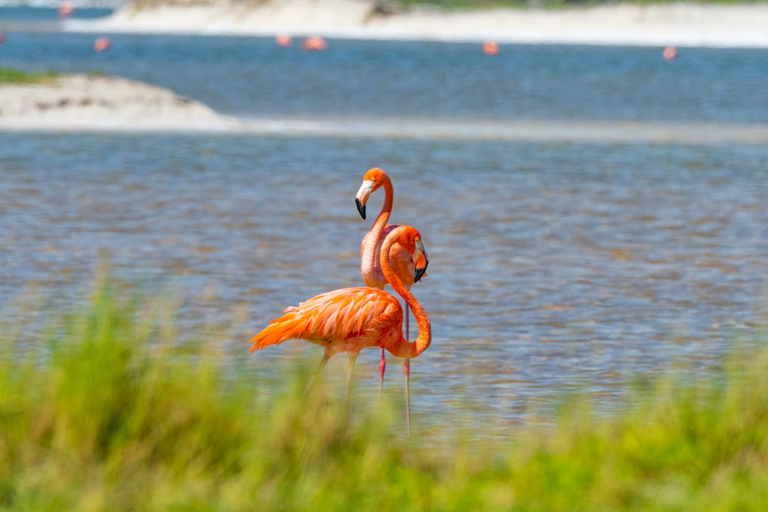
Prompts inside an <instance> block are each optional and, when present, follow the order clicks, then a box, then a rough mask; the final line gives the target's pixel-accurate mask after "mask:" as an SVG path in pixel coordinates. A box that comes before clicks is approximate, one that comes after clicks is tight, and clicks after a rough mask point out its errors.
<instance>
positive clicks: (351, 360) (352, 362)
mask: <svg viewBox="0 0 768 512" xmlns="http://www.w3.org/2000/svg"><path fill="white" fill-rule="evenodd" d="M355 361H357V356H355V357H352V356H349V370H348V371H347V396H346V403H347V409H349V391H350V389H351V388H352V370H354V369H355Z"/></svg>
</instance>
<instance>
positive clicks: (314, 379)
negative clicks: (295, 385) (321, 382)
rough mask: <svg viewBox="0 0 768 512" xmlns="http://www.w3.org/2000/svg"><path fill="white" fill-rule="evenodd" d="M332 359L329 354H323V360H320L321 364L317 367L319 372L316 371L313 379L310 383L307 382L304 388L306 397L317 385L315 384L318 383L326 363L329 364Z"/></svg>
mask: <svg viewBox="0 0 768 512" xmlns="http://www.w3.org/2000/svg"><path fill="white" fill-rule="evenodd" d="M330 358H331V357H330V356H329V355H328V354H323V358H322V359H321V360H320V364H319V365H317V370H315V374H314V375H312V378H311V379H309V382H307V386H306V387H305V388H304V394H305V395H306V394H307V393H309V390H310V389H312V387H313V386H314V385H315V382H317V378H318V377H319V376H320V373H321V372H322V371H323V368H325V363H327V362H328V360H329V359H330Z"/></svg>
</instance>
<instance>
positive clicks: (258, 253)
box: [0, 32, 768, 422]
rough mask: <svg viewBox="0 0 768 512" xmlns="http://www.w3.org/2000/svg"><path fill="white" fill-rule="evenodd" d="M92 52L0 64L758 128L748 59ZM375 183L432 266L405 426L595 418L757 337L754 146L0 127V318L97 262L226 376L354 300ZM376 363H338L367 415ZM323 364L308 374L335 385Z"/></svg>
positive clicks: (129, 43) (760, 275)
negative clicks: (363, 189)
mask: <svg viewBox="0 0 768 512" xmlns="http://www.w3.org/2000/svg"><path fill="white" fill-rule="evenodd" d="M113 40H114V43H115V44H114V48H115V50H114V51H113V52H107V53H104V54H95V53H94V52H92V51H91V50H90V46H89V44H90V42H91V41H92V37H91V36H84V35H75V34H61V33H54V32H52V33H29V32H16V33H11V34H10V35H9V42H8V43H7V44H5V45H3V46H2V47H0V52H2V53H0V63H2V65H8V66H15V67H21V68H24V69H56V70H62V71H65V70H66V71H87V70H92V69H102V70H105V71H108V72H113V73H115V74H120V75H122V76H128V77H131V78H137V79H142V80H146V81H150V82H153V83H159V84H162V85H167V86H171V87H173V88H175V89H176V90H178V91H180V92H181V93H183V94H187V95H189V96H192V97H194V98H196V99H199V100H201V101H203V102H205V103H208V104H209V105H212V106H214V107H215V108H217V109H219V110H221V111H224V112H228V113H233V114H238V115H241V116H244V117H258V116H263V115H270V116H283V115H284V116H307V117H316V118H323V117H324V116H338V115H348V116H368V117H371V118H373V119H374V121H373V122H375V118H376V117H377V116H381V117H382V118H386V119H393V118H401V117H411V116H420V117H424V118H430V119H435V118H438V119H448V118H450V119H454V120H455V119H456V118H459V119H461V118H466V119H467V120H470V119H472V120H476V119H504V120H520V119H536V120H553V121H569V122H572V121H579V120H582V121H594V120H600V121H605V122H613V121H621V122H623V121H628V120H631V121H653V122H658V121H669V120H674V121H681V120H682V121H685V122H688V123H693V124H701V123H707V122H718V123H744V122H761V123H762V122H766V121H768V119H767V117H768V114H766V112H768V108H765V106H766V105H767V104H768V102H766V99H768V98H766V94H768V92H766V89H765V88H764V87H762V84H763V83H764V81H765V79H766V77H768V51H758V50H717V51H715V50H693V49H691V50H684V52H682V56H681V58H680V60H679V61H678V62H675V63H674V64H672V65H668V64H665V63H664V62H663V60H662V59H661V57H660V51H659V50H658V49H648V48H635V49H627V48H591V47H575V48H569V47H552V46H544V47H536V46H531V47H528V46H510V47H505V48H504V51H503V52H502V55H501V56H500V57H501V58H499V59H496V60H493V59H491V60H489V59H485V58H482V57H481V56H480V55H478V51H477V48H476V47H475V46H473V45H438V44H426V43H386V42H356V41H332V42H331V46H330V48H331V49H330V51H328V52H325V53H315V54H309V53H302V52H300V51H299V50H298V49H288V50H278V49H277V48H275V47H274V46H273V45H272V43H271V41H269V40H265V39H249V38H194V37H166V36H114V38H113ZM694 84H695V86H694ZM670 91H676V92H675V94H671V93H670ZM452 122H455V121H452ZM373 166H381V167H382V168H384V169H385V170H387V171H388V172H389V173H390V175H391V176H392V178H393V182H394V186H395V209H394V214H393V218H392V220H393V222H396V223H409V224H413V225H414V226H416V227H417V228H419V230H420V231H421V232H422V234H423V235H424V240H425V245H426V247H427V250H428V252H429V255H430V268H429V276H428V277H427V278H426V279H425V280H424V283H423V284H419V285H417V286H416V287H415V292H416V296H417V298H418V299H419V300H420V301H422V303H423V304H424V306H425V308H426V311H427V312H428V313H429V315H430V318H431V320H432V325H433V345H432V347H431V348H430V349H429V350H428V351H427V352H425V353H424V354H423V355H422V356H420V357H419V358H418V359H416V360H415V361H414V363H413V375H414V381H413V385H412V391H413V394H414V411H415V415H416V418H421V419H422V421H426V419H425V418H427V417H429V416H431V415H432V413H436V412H446V411H454V410H456V409H457V408H458V409H461V410H471V411H472V414H473V416H474V418H475V419H477V418H480V419H484V420H499V421H503V422H506V421H510V420H515V419H516V418H519V416H520V415H521V414H522V412H521V411H522V410H523V409H524V407H525V406H528V405H531V404H534V405H535V404H538V403H541V402H542V401H546V400H548V399H550V398H552V397H555V396H558V395H560V394H562V393H563V392H564V391H568V390H573V389H586V390H588V391H589V392H591V393H592V394H594V395H595V396H597V397H598V400H599V403H600V404H601V406H602V407H604V408H607V409H610V408H611V407H612V406H613V404H615V403H616V402H615V399H616V397H617V396H619V395H621V393H622V390H623V389H624V387H623V385H624V384H625V383H626V381H627V380H628V379H630V378H631V377H632V376H635V375H638V374H643V373H646V372H658V371H659V370H661V369H663V368H666V367H669V366H688V367H690V368H693V369H694V370H696V371H705V370H706V369H707V368H708V367H711V366H713V365H716V364H717V362H718V359H719V357H720V356H722V354H724V353H725V352H727V351H728V350H729V348H730V347H731V346H732V345H733V343H734V342H752V341H754V340H755V339H756V338H757V339H758V341H760V338H759V335H758V334H757V331H758V330H759V326H760V325H761V323H762V321H763V317H764V311H765V298H766V284H767V283H766V273H767V272H766V270H767V267H768V236H767V235H768V182H767V181H766V180H765V171H766V168H768V148H766V147H765V146H764V145H749V144H727V145H726V144H720V145H718V144H709V145H682V144H639V143H622V144H615V143H600V142H599V141H598V142H594V143H589V144H584V143H581V144H575V143H563V142H537V143H531V142H515V141H478V140H455V139H454V140H439V139H434V140H430V139H425V140H397V139H377V138H355V137H352V138H343V139H342V138H320V137H299V136H293V137H263V136H252V135H242V134H241V135H227V134H219V135H215V136H213V135H196V136H190V135H183V136H182V135H174V134H164V135H156V134H155V135H142V134H131V135H116V134H90V135H76V134H71V135H61V134H25V133H0V173H2V177H3V179H2V181H1V182H0V299H2V300H3V302H5V303H10V301H12V300H14V299H15V298H17V297H18V296H19V294H20V292H21V290H24V289H27V288H28V287H29V286H33V287H34V288H35V289H36V290H38V292H39V293H42V294H43V295H45V296H46V297H49V300H50V303H51V304H53V305H57V304H61V305H64V304H67V302H69V301H71V299H72V298H73V297H77V296H79V295H80V294H82V293H83V291H84V290H85V289H87V286H88V283H89V279H90V278H91V277H92V276H93V274H94V272H95V269H96V267H97V266H98V263H99V261H102V260H104V259H106V260H108V261H109V262H110V264H111V266H112V267H113V272H114V273H115V274H116V275H117V276H119V277H121V278H126V279H130V280H133V281H139V282H144V283H158V282H159V283H165V284H168V286H170V287H172V288H174V289H176V290H178V294H179V296H181V297H183V301H182V304H181V308H180V314H181V319H180V321H181V324H182V331H183V332H184V336H187V337H189V338H190V339H191V338H194V337H195V336H196V335H199V334H200V333H201V331H203V330H204V329H205V328H206V325H208V324H210V323H219V324H227V325H230V326H233V327H232V328H231V332H232V335H231V336H230V338H228V339H226V340H224V341H223V343H225V344H226V346H227V349H228V350H229V351H230V353H231V354H233V357H240V356H241V355H242V357H246V356H245V352H246V345H247V343H246V342H247V340H248V339H249V337H250V336H252V335H253V334H254V333H255V332H257V331H258V330H259V329H261V328H262V327H263V326H264V325H266V323H267V322H268V321H269V320H270V319H271V318H273V317H275V316H276V315H277V314H279V312H280V311H281V310H282V309H283V308H284V307H285V306H287V305H289V304H296V303H297V302H299V301H301V300H304V299H306V298H309V297H311V296H313V295H316V294H318V293H321V292H324V291H327V290H330V289H334V288H340V287H345V286H357V285H360V284H361V278H360V276H359V244H360V241H361V240H362V237H363V235H364V234H365V232H366V231H367V229H368V228H369V227H370V224H371V220H370V219H369V220H368V221H363V220H362V219H360V218H359V216H358V215H357V212H356V209H355V206H354V201H353V198H354V194H355V192H356V191H357V189H358V187H359V185H360V182H361V179H362V175H363V174H364V172H365V170H367V169H368V168H369V167H373ZM381 194H382V193H378V194H377V195H374V196H373V199H372V200H371V203H370V204H369V212H376V211H378V209H379V208H380V205H381V201H382V200H383V197H382V195H381ZM152 286H154V284H153V285H152ZM150 287H151V286H150ZM315 356H316V357H317V358H318V359H319V357H320V351H319V349H317V347H314V346H310V345H308V344H303V343H302V342H291V343H286V344H284V345H281V346H279V347H271V348H270V349H269V350H266V351H264V352H262V353H259V354H258V355H256V356H251V358H250V359H249V361H248V363H249V369H250V370H252V371H258V372H264V373H267V374H268V373H269V372H274V371H275V370H274V365H273V363H274V362H276V361H285V360H292V359H293V358H296V357H310V358H311V357H315ZM377 357H378V354H377V353H376V351H373V350H370V351H366V352H364V353H363V354H362V356H361V359H360V361H359V363H358V369H357V375H358V376H359V380H358V384H359V387H360V392H361V393H368V395H369V396H372V394H373V390H374V389H375V388H376V386H377V371H376V361H377ZM343 359H344V358H343V357H340V358H338V360H337V361H336V363H335V364H332V365H331V366H330V367H329V369H328V373H329V374H330V375H332V376H338V378H342V379H343V375H344V370H343V366H344V364H345V361H343ZM392 363H394V361H392ZM389 368H390V373H389V376H388V378H387V383H386V385H387V387H388V388H389V389H390V390H391V392H393V393H395V392H396V393H400V389H401V386H402V384H401V383H400V380H401V374H400V370H399V368H397V366H396V365H394V364H390V366H389ZM461 417H463V418H466V416H461ZM417 421H418V420H417Z"/></svg>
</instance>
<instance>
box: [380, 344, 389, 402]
mask: <svg viewBox="0 0 768 512" xmlns="http://www.w3.org/2000/svg"><path fill="white" fill-rule="evenodd" d="M386 369H387V359H386V357H384V349H381V362H379V402H381V393H382V392H383V391H384V370H386Z"/></svg>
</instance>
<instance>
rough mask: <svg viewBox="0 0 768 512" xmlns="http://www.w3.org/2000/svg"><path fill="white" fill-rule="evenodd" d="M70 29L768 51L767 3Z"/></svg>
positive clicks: (235, 19) (180, 13)
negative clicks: (733, 48) (726, 48)
mask: <svg viewBox="0 0 768 512" xmlns="http://www.w3.org/2000/svg"><path fill="white" fill-rule="evenodd" d="M64 27H65V30H68V31H73V32H90V33H93V32H100V33H154V34H195V35H232V36H275V35H278V34H290V35H292V36H295V37H305V36H310V35H315V36H322V37H328V38H338V39H372V40H418V41H445V42H449V41H450V42H479V41H484V40H494V41H496V42H499V43H517V44H583V45H620V46H662V47H663V46H668V45H675V46H682V47H696V46H703V47H742V48H768V30H766V28H765V27H768V5H754V4H753V5H727V6H726V5H702V4H690V3H682V4H677V3H676V4H653V5H636V4H619V5H609V6H597V7H587V8H580V7H574V8H564V9H557V10H535V9H509V8H498V9H492V10H479V11H459V12H443V11H436V10H425V9H414V10H410V11H406V12H399V13H395V14H388V15H382V14H378V13H376V12H375V10H374V4H373V3H372V2H368V1H363V0H361V1H357V0H319V1H317V0H283V1H282V2H279V3H276V2H275V0H272V1H270V2H266V3H265V4H263V5H260V6H255V7H233V6H231V4H212V5H192V6H183V5H164V6H161V7H153V8H141V9H139V8H136V7H134V6H133V5H131V4H129V5H127V6H126V7H124V8H122V9H120V10H118V11H117V12H115V13H114V14H113V15H112V16H110V17H108V18H106V19H101V20H69V21H68V22H67V23H66V24H65V26H64Z"/></svg>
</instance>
